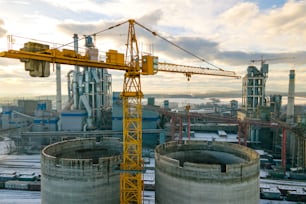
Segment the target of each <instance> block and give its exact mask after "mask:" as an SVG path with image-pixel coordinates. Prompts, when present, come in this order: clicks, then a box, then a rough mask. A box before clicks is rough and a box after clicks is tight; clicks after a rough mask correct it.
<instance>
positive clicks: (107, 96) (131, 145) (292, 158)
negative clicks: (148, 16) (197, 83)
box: [0, 19, 306, 204]
mask: <svg viewBox="0 0 306 204" xmlns="http://www.w3.org/2000/svg"><path fill="white" fill-rule="evenodd" d="M122 25H127V27H128V30H127V31H126V32H127V40H126V53H120V52H119V51H117V50H113V49H110V50H109V51H108V52H106V55H105V56H100V52H99V49H98V47H96V45H95V42H96V40H95V36H96V35H97V34H98V33H94V34H92V35H86V36H84V37H81V38H79V36H78V34H73V35H72V39H73V42H72V45H73V49H69V48H67V47H65V46H60V47H53V46H52V45H50V44H46V43H41V42H38V41H33V40H31V41H29V42H25V43H24V44H23V47H20V48H19V49H10V50H6V51H2V52H0V57H1V58H0V60H2V59H3V58H11V59H16V60H20V64H21V66H24V69H25V74H27V72H28V74H29V75H30V76H31V77H33V80H35V77H40V78H43V77H49V76H50V70H51V69H52V67H53V69H55V74H56V81H55V82H54V83H56V96H55V97H54V98H49V99H18V100H17V101H16V102H15V103H10V104H1V109H2V112H1V113H0V128H1V129H0V149H2V150H0V152H1V153H2V154H4V155H7V157H3V158H0V192H1V193H0V194H2V193H7V194H4V195H6V196H8V197H10V196H11V197H13V193H14V192H20V191H23V192H24V191H29V192H31V193H33V192H37V193H38V194H31V195H32V196H34V198H36V199H37V202H38V203H42V204H55V203H65V204H70V203H71V204H77V203H88V204H96V203H108V204H110V203H122V204H127V203H133V204H136V203H137V204H140V203H148V204H149V203H157V204H171V203H173V204H174V203H177V204H180V203H181V204H185V203H192V204H193V203H195V204H197V203H220V204H221V203H228V204H245V203H252V204H258V203H265V202H264V200H269V201H271V203H272V201H279V202H281V201H284V202H286V203H301V202H306V183H305V180H306V106H302V105H300V106H297V105H295V70H294V69H291V68H289V69H288V75H289V77H288V83H289V86H288V94H287V98H288V100H287V104H283V103H282V100H283V98H284V97H285V96H282V95H267V93H266V82H267V81H268V80H269V79H268V73H269V59H264V58H262V59H259V60H253V61H252V62H251V63H250V65H249V66H247V68H246V70H245V71H246V74H245V75H244V76H239V75H237V74H236V73H235V72H232V71H226V70H223V69H219V68H205V67H198V66H191V65H181V64H174V63H167V62H159V57H158V56H154V55H153V54H152V53H146V52H140V50H139V47H140V46H139V44H138V41H137V39H138V36H137V33H136V29H135V27H138V28H140V29H143V30H144V31H146V32H148V33H149V34H150V35H152V36H154V37H157V38H161V39H162V40H165V43H170V44H171V45H173V46H174V47H175V48H176V49H179V50H181V51H182V52H184V53H185V54H189V55H190V54H191V55H193V56H194V57H196V58H199V57H198V56H197V55H195V54H193V53H192V52H190V51H188V50H186V49H185V48H183V47H181V46H180V45H177V44H175V43H173V42H171V41H170V40H168V39H166V38H164V37H163V36H161V35H159V34H158V33H156V32H154V31H152V30H150V29H149V28H148V27H146V26H145V25H142V24H140V23H139V22H137V21H135V20H132V19H130V20H128V21H125V22H122V23H121V24H118V25H114V26H111V27H109V28H107V29H106V30H111V29H116V27H120V26H122ZM83 44H85V50H86V51H85V53H82V52H80V47H81V46H82V45H83ZM143 53H145V54H143ZM258 64H259V65H258ZM62 65H72V66H73V69H71V70H70V71H69V72H68V75H67V78H66V80H67V93H68V94H67V95H66V94H62V91H61V90H62V81H63V79H61V69H62V67H61V66H62ZM108 70H116V71H123V72H124V79H123V81H122V82H123V86H122V87H123V88H122V91H121V92H113V90H112V84H113V81H112V75H111V74H110V73H109V72H108ZM156 73H161V74H162V73H171V74H173V75H175V74H183V75H185V76H186V81H187V82H188V81H190V80H192V76H193V75H198V77H206V76H207V75H209V76H210V77H224V78H235V79H236V80H240V81H241V84H242V94H241V96H242V97H241V103H239V102H238V100H237V99H235V98H233V99H231V100H230V103H227V104H223V105H220V104H216V103H214V102H212V103H207V104H205V106H204V109H205V110H206V111H202V110H203V109H202V110H199V109H197V108H196V104H191V103H186V104H185V105H184V106H183V107H174V106H173V105H172V103H171V102H172V101H171V98H170V99H167V100H163V101H162V102H161V103H159V104H157V103H156V100H157V98H155V97H153V96H150V97H146V93H143V92H142V87H141V78H142V77H144V76H145V77H150V76H152V75H155V74H156ZM225 80H226V79H225ZM144 98H145V99H146V101H145V103H144V102H143V101H142V100H143V99H144ZM25 155H26V157H25V159H24V160H22V158H24V156H25ZM10 156H11V157H10ZM27 158H30V159H27ZM18 159H20V161H22V162H20V163H17V164H13V163H12V162H13V161H18ZM10 160H11V161H10ZM27 160H29V161H30V164H29V163H27ZM8 192H9V193H8ZM217 192H218V193H217ZM21 195H23V194H20V195H19V196H21ZM0 198H1V197H0ZM1 199H2V198H1ZM3 199H4V198H3ZM22 199H24V198H23V197H20V200H22ZM0 203H1V200H0Z"/></svg>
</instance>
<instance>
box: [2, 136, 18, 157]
mask: <svg viewBox="0 0 306 204" xmlns="http://www.w3.org/2000/svg"><path fill="white" fill-rule="evenodd" d="M15 149H16V146H15V143H14V141H13V140H11V139H9V138H6V137H0V157H1V155H5V154H9V153H10V151H14V150H15Z"/></svg>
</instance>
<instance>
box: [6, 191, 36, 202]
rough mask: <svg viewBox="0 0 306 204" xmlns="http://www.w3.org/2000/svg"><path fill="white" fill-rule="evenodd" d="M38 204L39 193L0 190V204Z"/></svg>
mask: <svg viewBox="0 0 306 204" xmlns="http://www.w3.org/2000/svg"><path fill="white" fill-rule="evenodd" d="M21 203H22V204H40V203H41V198H40V191H19V190H2V189H0V204H21Z"/></svg>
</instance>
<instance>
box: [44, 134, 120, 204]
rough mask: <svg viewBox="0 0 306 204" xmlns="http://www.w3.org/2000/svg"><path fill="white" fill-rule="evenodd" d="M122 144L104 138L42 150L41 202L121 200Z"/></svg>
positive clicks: (71, 203) (74, 203) (70, 203)
mask: <svg viewBox="0 0 306 204" xmlns="http://www.w3.org/2000/svg"><path fill="white" fill-rule="evenodd" d="M121 148H122V147H121V144H120V142H119V140H117V139H112V138H102V139H101V141H100V142H97V141H96V139H77V140H68V141H64V142H59V143H54V144H51V145H49V146H47V147H45V148H44V149H43V151H42V153H41V175H42V178H41V197H42V204H59V203H65V204H84V203H90V204H98V203H99V204H103V203H107V204H111V203H116V204H118V203H119V202H120V175H119V172H118V171H115V169H118V168H119V164H120V160H121V156H120V155H121Z"/></svg>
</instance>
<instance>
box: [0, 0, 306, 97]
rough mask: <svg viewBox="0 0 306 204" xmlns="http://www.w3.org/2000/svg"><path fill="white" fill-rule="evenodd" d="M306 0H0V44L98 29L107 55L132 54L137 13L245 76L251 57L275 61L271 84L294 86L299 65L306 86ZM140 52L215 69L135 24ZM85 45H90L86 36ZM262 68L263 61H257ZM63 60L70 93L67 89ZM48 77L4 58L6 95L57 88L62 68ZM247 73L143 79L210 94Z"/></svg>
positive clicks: (115, 74)
mask: <svg viewBox="0 0 306 204" xmlns="http://www.w3.org/2000/svg"><path fill="white" fill-rule="evenodd" d="M305 12H306V1H305V0H287V1H285V0H218V1H213V0H175V1H173V0H155V1H143V0H87V1H86V0H82V1H81V0H64V1H63V0H62V1H59V0H27V1H25V0H0V50H1V51H5V50H7V49H9V45H8V43H7V35H13V39H14V44H12V45H10V47H12V48H13V49H19V48H20V46H21V45H22V44H23V43H24V42H26V41H29V40H40V41H45V42H46V43H50V44H51V46H58V45H60V44H66V43H69V42H71V41H72V36H73V34H74V33H77V34H78V35H79V36H80V38H81V37H82V36H83V35H90V34H93V33H96V32H99V31H103V30H105V29H106V31H105V32H101V33H99V35H97V38H96V46H97V47H98V48H99V50H100V53H101V55H103V54H105V52H106V51H107V50H109V49H116V50H119V51H120V52H125V43H126V37H127V25H126V24H124V25H122V26H120V27H116V28H113V29H110V30H107V28H109V27H110V26H113V25H117V24H118V23H121V22H124V21H126V20H128V19H135V20H136V21H137V22H139V23H141V24H142V25H144V26H146V27H147V28H149V29H151V30H153V31H155V32H157V33H158V34H160V35H161V36H163V37H164V38H166V39H168V40H170V41H171V42H174V43H176V44H177V45H179V46H181V47H183V48H185V49H187V50H189V51H191V52H192V53H194V54H195V55H197V56H200V57H201V58H203V59H205V60H206V61H208V62H210V63H212V64H214V65H216V66H217V67H220V68H222V69H224V70H229V71H235V72H236V73H237V74H238V75H240V76H244V75H245V74H246V70H247V66H248V65H250V64H252V63H251V62H250V61H251V60H257V59H261V58H263V59H272V60H268V61H267V63H269V64H270V67H269V74H268V76H269V77H268V81H267V90H268V91H281V92H287V90H288V74H289V70H290V69H295V70H296V91H306V80H305V79H306V72H305V71H306V29H305V28H306V15H305ZM136 32H137V39H138V43H139V47H140V50H141V52H149V51H154V55H156V56H158V57H159V60H160V61H162V62H169V63H176V64H183V65H193V66H203V67H210V68H212V67H211V66H210V65H209V64H206V63H203V62H201V61H200V60H198V59H196V58H194V57H192V56H190V55H188V54H187V53H184V52H182V51H181V50H178V49H177V48H175V47H173V46H171V45H170V44H168V43H167V42H166V41H163V40H161V39H160V38H157V37H154V36H153V35H151V34H150V33H148V32H147V31H145V30H143V29H142V28H140V27H136ZM79 44H80V51H82V50H83V49H82V48H83V47H84V42H83V41H82V40H81V41H80V42H79ZM255 65H256V66H259V65H260V63H259V62H258V63H255ZM71 69H73V67H72V66H62V81H63V85H62V86H63V87H62V89H63V91H62V93H63V94H67V91H66V89H67V83H66V81H67V77H66V74H67V72H68V71H69V70H71ZM51 72H52V73H51V77H49V78H31V77H30V76H29V75H28V73H27V72H25V71H24V67H23V64H22V63H20V62H19V61H18V60H12V59H5V58H0V77H1V89H0V96H21V95H46V94H55V72H54V70H53V68H52V69H51ZM109 72H110V73H111V74H112V78H113V91H120V90H121V89H122V82H123V73H122V72H120V71H109ZM241 87H242V81H241V79H231V78H226V77H215V76H193V77H192V79H191V81H190V82H187V80H186V78H185V77H184V76H183V75H181V74H166V73H159V74H157V75H155V76H148V77H142V89H143V92H144V93H145V94H146V93H188V94H196V93H207V92H217V91H236V90H241Z"/></svg>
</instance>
